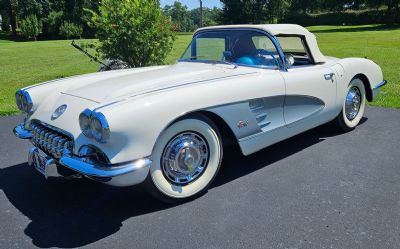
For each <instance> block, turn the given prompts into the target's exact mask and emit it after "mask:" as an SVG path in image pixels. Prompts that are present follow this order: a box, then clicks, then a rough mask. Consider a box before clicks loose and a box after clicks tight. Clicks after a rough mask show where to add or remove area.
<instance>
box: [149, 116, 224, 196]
mask: <svg viewBox="0 0 400 249" xmlns="http://www.w3.org/2000/svg"><path fill="white" fill-rule="evenodd" d="M222 152H223V150H222V142H221V138H220V135H219V133H218V130H217V128H216V126H215V125H214V124H213V123H212V121H211V120H209V119H208V118H206V117H203V116H195V117H190V118H187V119H182V120H180V121H177V122H175V123H173V124H172V125H171V126H169V127H168V128H167V129H166V130H165V131H164V132H163V133H162V134H161V135H160V137H159V138H158V141H157V143H156V145H155V147H154V150H153V154H152V158H153V163H152V165H151V167H150V173H149V176H148V178H147V180H146V183H145V184H146V187H147V189H148V190H149V192H150V193H151V194H152V195H153V196H155V197H157V198H158V199H160V200H162V201H164V202H168V203H173V202H178V201H185V200H188V199H191V198H193V197H196V196H198V195H200V194H202V193H204V191H206V190H207V188H208V186H209V185H210V184H211V182H212V181H213V180H214V178H215V176H216V175H217V173H218V170H219V167H220V164H221V160H222Z"/></svg>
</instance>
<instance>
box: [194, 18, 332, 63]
mask: <svg viewBox="0 0 400 249" xmlns="http://www.w3.org/2000/svg"><path fill="white" fill-rule="evenodd" d="M226 28H252V29H260V30H263V31H266V32H268V33H269V34H271V35H273V36H279V35H295V36H304V37H305V39H306V42H307V45H308V48H309V49H310V53H311V56H312V58H313V59H314V62H315V63H324V62H326V58H325V56H324V55H323V54H322V53H321V51H320V50H319V47H318V43H317V39H316V37H315V35H314V34H313V33H311V32H310V31H308V30H307V29H305V28H304V27H302V26H300V25H296V24H258V25H250V24H246V25H221V26H211V27H205V28H200V29H198V30H197V31H196V32H198V31H203V30H213V29H226Z"/></svg>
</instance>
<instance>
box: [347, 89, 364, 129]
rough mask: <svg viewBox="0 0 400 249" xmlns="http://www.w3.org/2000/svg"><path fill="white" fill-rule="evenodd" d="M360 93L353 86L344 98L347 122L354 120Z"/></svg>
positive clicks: (359, 103)
mask: <svg viewBox="0 0 400 249" xmlns="http://www.w3.org/2000/svg"><path fill="white" fill-rule="evenodd" d="M360 106H361V92H360V89H358V88H357V87H355V86H353V87H352V88H351V89H350V90H349V92H348V93H347V96H346V103H345V113H346V117H347V119H348V120H349V121H352V120H353V119H355V118H356V117H357V115H358V112H359V111H360Z"/></svg>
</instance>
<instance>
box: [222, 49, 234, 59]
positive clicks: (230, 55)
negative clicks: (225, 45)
mask: <svg viewBox="0 0 400 249" xmlns="http://www.w3.org/2000/svg"><path fill="white" fill-rule="evenodd" d="M223 56H224V58H223V59H225V60H226V61H231V60H232V57H233V53H232V52H231V51H224V52H223Z"/></svg>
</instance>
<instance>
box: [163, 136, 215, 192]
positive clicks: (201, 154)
mask: <svg viewBox="0 0 400 249" xmlns="http://www.w3.org/2000/svg"><path fill="white" fill-rule="evenodd" d="M208 158H209V148H208V144H207V142H206V140H205V139H204V138H203V136H201V135H200V134H197V133H195V132H183V133H180V134H178V135H176V136H175V137H174V138H172V139H171V140H170V141H169V142H168V144H167V146H166V147H165V149H164V151H163V154H162V158H161V168H162V171H163V174H164V176H166V178H167V179H168V180H169V181H171V182H173V183H175V184H178V185H186V184H189V183H191V182H193V181H195V180H196V179H197V178H198V177H199V176H200V175H201V174H202V173H203V172H204V170H205V168H206V167H207V164H208Z"/></svg>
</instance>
